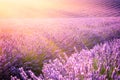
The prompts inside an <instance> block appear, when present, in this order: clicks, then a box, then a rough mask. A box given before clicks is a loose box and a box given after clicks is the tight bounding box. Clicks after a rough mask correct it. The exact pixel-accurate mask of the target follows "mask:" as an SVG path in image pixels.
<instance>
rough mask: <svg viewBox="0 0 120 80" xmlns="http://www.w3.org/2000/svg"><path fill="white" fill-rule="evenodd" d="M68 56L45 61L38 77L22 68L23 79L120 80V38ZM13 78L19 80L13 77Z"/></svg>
mask: <svg viewBox="0 0 120 80" xmlns="http://www.w3.org/2000/svg"><path fill="white" fill-rule="evenodd" d="M75 51H76V52H75V53H74V54H72V55H71V56H70V57H68V56H67V55H66V54H65V53H64V54H63V55H62V57H61V56H60V55H59V58H56V59H55V60H49V62H48V63H44V66H43V69H42V72H43V74H40V75H39V76H38V77H37V76H35V75H34V73H33V72H32V71H25V70H23V68H20V69H19V70H20V71H21V72H20V73H19V74H20V75H21V77H22V79H23V80H119V79H120V39H115V40H113V41H108V42H105V43H101V44H99V45H96V46H95V47H94V48H93V49H90V50H82V51H81V52H78V51H77V50H76V48H75ZM11 80H18V79H17V77H15V76H14V77H13V76H12V77H11Z"/></svg>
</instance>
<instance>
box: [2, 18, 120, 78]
mask: <svg viewBox="0 0 120 80" xmlns="http://www.w3.org/2000/svg"><path fill="white" fill-rule="evenodd" d="M119 21H120V18H119V17H109V18H108V17H104V18H67V19H66V18H65V19H64V18H61V19H57V18H56V19H1V20H0V80H119V79H120V22H119Z"/></svg>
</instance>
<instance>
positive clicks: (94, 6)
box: [0, 0, 120, 18]
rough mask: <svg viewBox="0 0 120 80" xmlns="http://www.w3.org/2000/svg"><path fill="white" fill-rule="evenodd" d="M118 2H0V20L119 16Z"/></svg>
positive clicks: (34, 0)
mask: <svg viewBox="0 0 120 80" xmlns="http://www.w3.org/2000/svg"><path fill="white" fill-rule="evenodd" d="M119 10H120V0H0V18H49V17H50V18H78V17H113V16H115V17H116V16H119V13H120V12H119Z"/></svg>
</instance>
